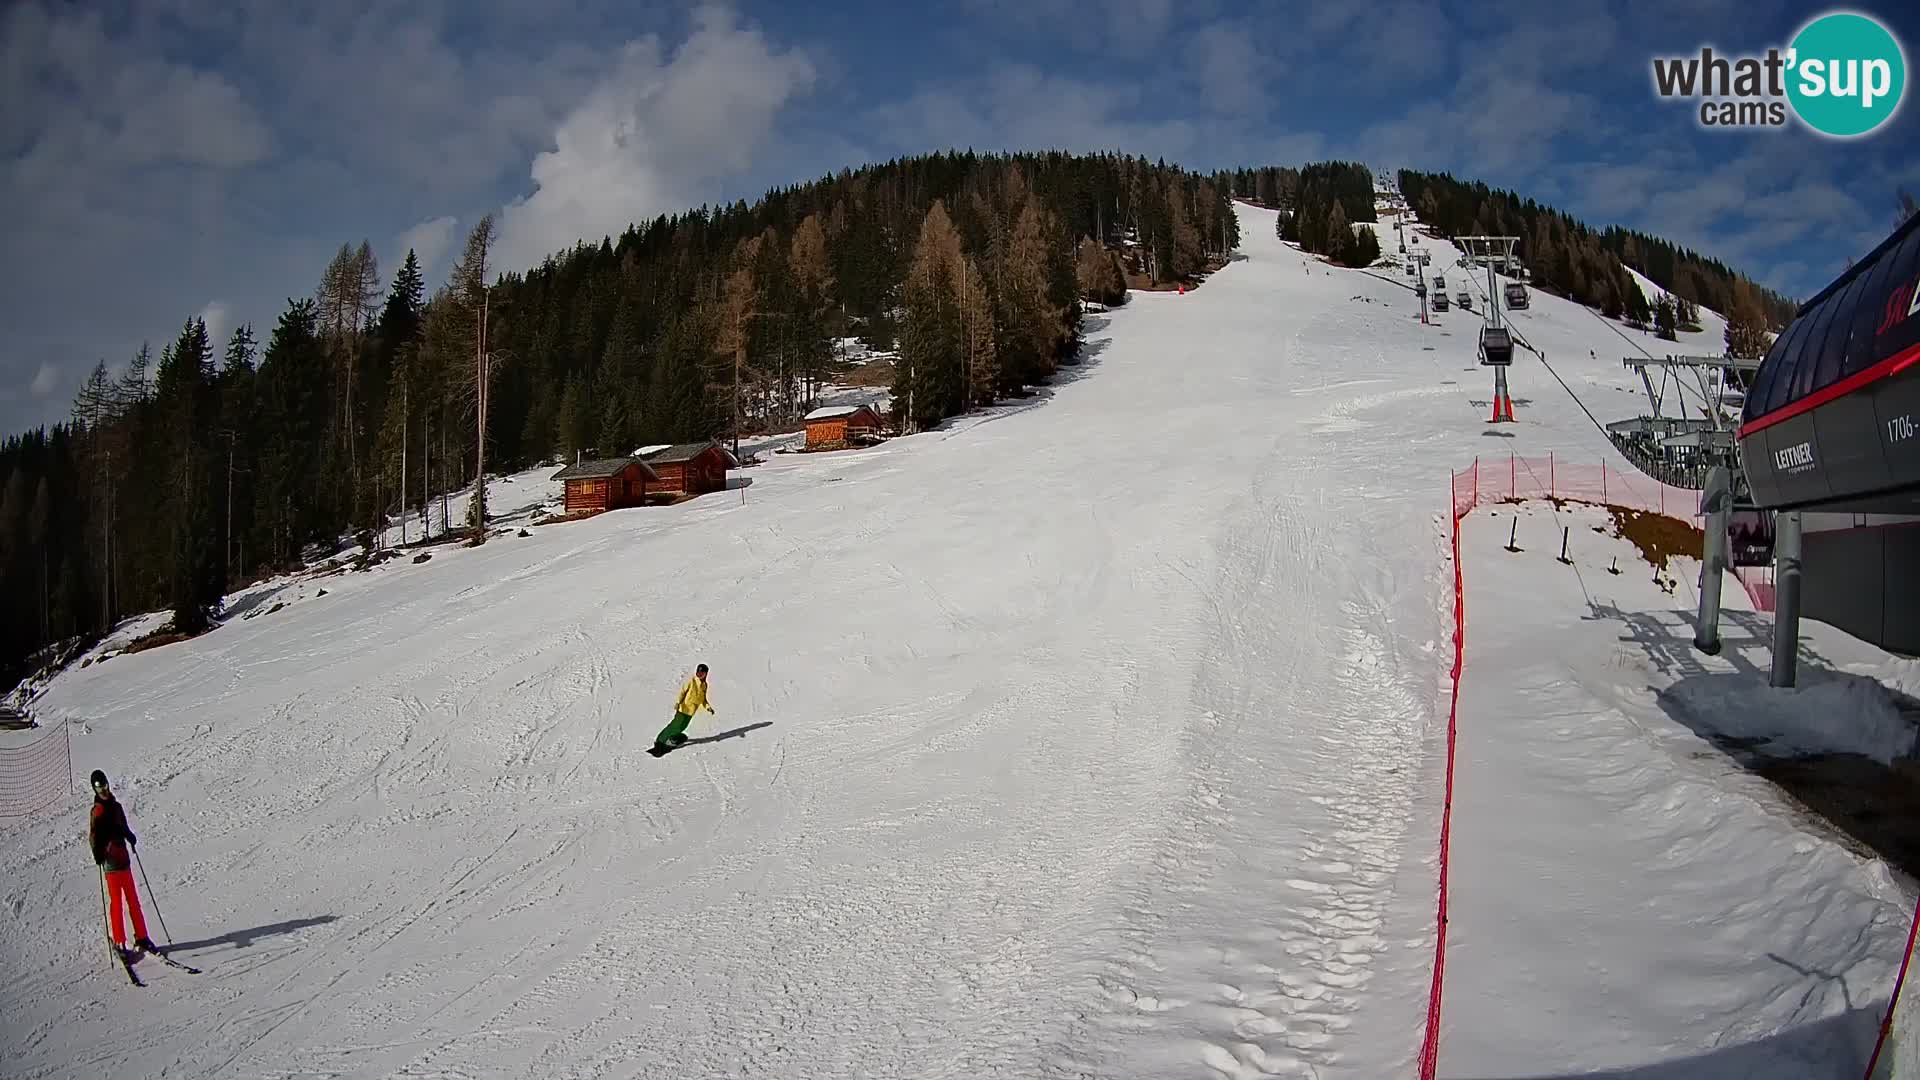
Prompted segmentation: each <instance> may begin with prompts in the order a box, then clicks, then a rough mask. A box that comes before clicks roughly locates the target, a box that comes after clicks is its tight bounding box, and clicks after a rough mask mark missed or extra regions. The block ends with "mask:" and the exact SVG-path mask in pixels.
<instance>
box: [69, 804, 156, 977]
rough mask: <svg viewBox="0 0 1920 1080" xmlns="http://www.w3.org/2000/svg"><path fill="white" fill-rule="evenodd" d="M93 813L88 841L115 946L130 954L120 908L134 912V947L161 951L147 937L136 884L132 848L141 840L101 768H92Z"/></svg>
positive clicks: (145, 922)
mask: <svg viewBox="0 0 1920 1080" xmlns="http://www.w3.org/2000/svg"><path fill="white" fill-rule="evenodd" d="M92 780H93V813H92V817H91V818H90V819H89V820H88V822H87V842H88V843H89V844H90V845H92V847H93V861H94V862H95V863H96V864H97V865H98V866H99V867H100V875H101V877H102V878H103V879H104V880H105V881H106V887H107V910H108V913H109V914H108V920H107V925H108V929H109V930H110V931H111V932H112V937H113V947H114V948H115V949H117V950H119V952H120V953H121V954H122V955H127V954H128V952H129V950H128V949H127V932H126V927H125V926H124V925H123V923H122V917H121V910H122V909H123V908H124V909H125V911H126V913H127V914H130V915H132V916H133V944H134V947H135V948H137V949H140V950H142V951H145V952H150V953H158V952H159V951H160V947H159V946H158V945H155V944H154V943H153V942H152V940H151V939H149V938H148V937H147V918H146V916H145V915H143V914H141V911H140V894H139V893H138V892H136V891H135V890H134V887H133V861H132V854H131V851H132V849H133V848H136V847H138V846H140V841H139V839H138V838H136V837H135V836H134V835H133V830H132V829H129V828H127V814H126V811H124V810H122V809H121V808H120V802H119V800H117V799H115V798H114V797H113V789H112V788H110V787H108V786H107V774H106V773H103V772H101V771H100V770H99V769H95V770H93V777H92Z"/></svg>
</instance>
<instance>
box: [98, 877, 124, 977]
mask: <svg viewBox="0 0 1920 1080" xmlns="http://www.w3.org/2000/svg"><path fill="white" fill-rule="evenodd" d="M100 934H101V936H103V937H105V938H106V939H107V955H109V956H111V957H113V958H114V959H115V960H118V959H120V950H119V949H117V948H115V947H114V944H113V930H112V929H111V924H110V923H109V922H108V920H107V872H106V871H105V870H102V871H100Z"/></svg>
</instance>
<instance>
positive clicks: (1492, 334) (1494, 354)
mask: <svg viewBox="0 0 1920 1080" xmlns="http://www.w3.org/2000/svg"><path fill="white" fill-rule="evenodd" d="M1480 363H1481V364H1482V365H1483V366H1485V367H1511V366H1513V335H1512V334H1509V333H1507V328H1506V327H1504V326H1483V327H1481V328H1480Z"/></svg>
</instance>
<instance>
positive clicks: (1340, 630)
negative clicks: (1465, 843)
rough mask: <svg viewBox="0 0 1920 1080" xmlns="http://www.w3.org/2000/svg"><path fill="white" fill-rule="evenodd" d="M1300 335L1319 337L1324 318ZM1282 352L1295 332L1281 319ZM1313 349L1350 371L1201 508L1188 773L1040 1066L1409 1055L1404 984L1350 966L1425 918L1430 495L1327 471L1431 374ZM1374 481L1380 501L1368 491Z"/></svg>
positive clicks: (1385, 423) (1381, 431) (1309, 1070)
mask: <svg viewBox="0 0 1920 1080" xmlns="http://www.w3.org/2000/svg"><path fill="white" fill-rule="evenodd" d="M1315 340H1316V341H1317V342H1319V345H1320V349H1321V351H1322V352H1324V351H1325V342H1326V341H1328V340H1340V335H1339V334H1338V333H1337V332H1336V331H1327V332H1323V333H1321V334H1318V335H1315ZM1283 355H1286V356H1288V357H1289V358H1290V359H1292V360H1294V361H1295V362H1300V360H1301V358H1303V357H1308V356H1311V355H1312V354H1311V353H1310V352H1309V351H1308V350H1307V349H1306V348H1305V347H1304V345H1303V343H1302V342H1301V341H1300V340H1299V338H1298V337H1296V340H1295V341H1294V342H1292V343H1291V344H1290V346H1289V349H1288V350H1287V352H1286V353H1284V354H1283ZM1333 362H1334V364H1335V365H1336V366H1337V367H1338V369H1339V370H1340V371H1343V372H1347V373H1349V374H1348V376H1347V378H1346V381H1345V382H1344V383H1341V382H1334V381H1331V380H1330V381H1329V384H1328V385H1327V386H1325V387H1324V389H1325V390H1327V391H1330V392H1336V393H1338V392H1344V393H1345V396H1336V397H1334V398H1333V400H1329V394H1326V393H1322V394H1315V395H1310V396H1309V395H1303V396H1302V398H1303V400H1300V401H1299V403H1298V406H1299V407H1301V408H1305V409H1311V410H1317V412H1310V413H1308V414H1306V415H1302V416H1299V417H1287V418H1281V419H1280V420H1279V421H1278V422H1277V423H1276V424H1275V428H1276V429H1277V430H1278V432H1279V434H1277V435H1274V436H1270V437H1269V438H1270V439H1271V444H1270V446H1268V447H1267V448H1265V450H1264V454H1263V458H1262V460H1260V461H1259V462H1257V463H1255V465H1254V467H1253V468H1252V469H1251V470H1250V471H1251V473H1252V476H1253V479H1252V481H1251V483H1250V485H1249V489H1248V490H1247V491H1246V493H1245V494H1244V495H1243V496H1242V497H1241V498H1240V499H1239V500H1238V501H1237V502H1236V504H1235V506H1234V508H1233V510H1232V512H1231V513H1229V514H1228V515H1226V516H1225V517H1224V518H1223V519H1222V520H1221V521H1220V522H1219V523H1218V525H1217V527H1216V528H1215V530H1214V533H1215V536H1216V538H1217V539H1216V550H1215V553H1214V558H1213V568H1212V575H1211V581H1210V582H1207V583H1205V584H1201V583H1200V582H1198V581H1196V584H1201V590H1200V591H1201V592H1202V593H1203V595H1204V600H1205V604H1206V607H1207V609H1208V610H1207V615H1206V617H1207V619H1208V620H1209V622H1210V628H1209V636H1210V638H1211V642H1212V644H1211V647H1210V648H1208V649H1207V650H1206V651H1205V654H1204V658H1203V660H1202V663H1201V665H1200V668H1199V670H1198V671H1197V672H1196V673H1195V675H1194V681H1193V689H1192V708H1193V710H1194V712H1195V713H1196V714H1197V722H1194V723H1192V724H1190V725H1189V726H1188V727H1187V730H1186V731H1185V733H1184V738H1183V741H1182V746H1183V748H1184V750H1185V753H1186V757H1187V759H1188V772H1189V773H1190V775H1191V778H1192V781H1191V787H1190V789H1189V790H1188V792H1187V793H1186V796H1185V798H1184V799H1183V800H1182V801H1181V803H1180V805H1179V808H1178V810H1177V811H1176V812H1175V814H1174V815H1173V820H1172V821H1170V822H1169V823H1168V826H1167V828H1166V834H1165V838H1164V840H1163V842H1162V844H1161V847H1160V850H1159V852H1158V854H1157V855H1156V856H1155V858H1154V859H1153V863H1152V867H1151V870H1150V872H1149V873H1147V874H1146V875H1144V876H1143V878H1142V880H1141V881H1140V882H1139V883H1138V885H1137V886H1136V887H1135V889H1134V890H1133V892H1132V895H1130V896H1129V897H1128V898H1127V900H1126V902H1125V904H1124V906H1123V918H1122V920H1121V922H1120V924H1119V925H1118V926H1117V927H1115V928H1114V930H1115V936H1116V939H1117V944H1116V947H1113V948H1112V949H1111V956H1110V957H1109V958H1108V959H1107V960H1106V961H1104V962H1102V963H1099V964H1098V965H1097V974H1096V976H1095V978H1096V984H1097V986H1098V987H1099V991H1100V995H1101V997H1103V998H1104V1003H1100V1004H1096V1005H1094V1006H1093V1007H1091V1008H1090V1010H1089V1012H1088V1015H1087V1017H1086V1018H1085V1019H1084V1020H1083V1021H1082V1022H1081V1025H1080V1030H1079V1031H1078V1032H1077V1033H1076V1034H1075V1035H1074V1037H1073V1038H1072V1039H1071V1040H1070V1041H1069V1045H1068V1048H1067V1050H1066V1051H1065V1052H1063V1053H1061V1054H1060V1055H1059V1056H1058V1057H1057V1059H1056V1061H1055V1063H1054V1065H1055V1070H1054V1071H1055V1072H1057V1073H1059V1074H1062V1075H1070V1076H1085V1077H1094V1076H1101V1077H1108V1076H1114V1075H1127V1076H1175V1075H1201V1072H1200V1070H1201V1069H1202V1068H1204V1069H1205V1070H1206V1072H1207V1073H1208V1074H1210V1075H1215V1076H1219V1077H1225V1078H1230V1080H1243V1078H1251V1077H1268V1076H1279V1077H1315V1078H1325V1077H1332V1076H1356V1077H1360V1076H1373V1075H1385V1074H1386V1071H1388V1070H1392V1069H1394V1068H1399V1067H1404V1063H1406V1062H1408V1061H1410V1060H1411V1057H1412V1052H1413V1049H1414V1044H1415V1043H1416V1042H1417V1040H1418V1038H1419V1020H1420V1016H1419V1013H1418V1011H1417V1006H1418V1004H1419V1002H1418V1001H1416V1000H1413V999H1414V995H1412V994H1406V993H1396V994H1392V995H1388V999H1389V1000H1387V1001H1386V1002H1385V1003H1384V1004H1383V1003H1382V1002H1381V1001H1380V1000H1379V999H1380V995H1379V994H1377V993H1374V992H1371V989H1370V988H1371V984H1372V983H1373V982H1374V980H1375V979H1376V972H1377V970H1378V969H1380V968H1381V967H1382V966H1383V965H1391V966H1392V967H1393V969H1394V970H1392V971H1390V972H1389V974H1388V976H1387V977H1388V978H1389V979H1392V980H1395V981H1402V980H1404V979H1405V977H1406V973H1405V972H1403V971H1401V970H1399V968H1401V967H1402V966H1405V965H1404V959H1403V958H1404V957H1405V955H1406V954H1407V953H1408V949H1409V946H1418V945H1420V944H1422V943H1423V942H1424V944H1426V945H1429V946H1430V944H1431V940H1432V939H1431V928H1430V927H1428V926H1424V925H1410V924H1409V923H1408V922H1407V921H1406V920H1405V919H1404V918H1403V917H1402V912H1403V910H1404V909H1405V908H1406V899H1405V898H1402V897H1397V896H1396V888H1398V887H1401V886H1402V885H1403V883H1404V879H1405V876H1406V867H1407V864H1408V862H1409V860H1412V861H1415V862H1417V861H1420V860H1421V859H1423V858H1424V856H1425V854H1426V852H1425V850H1424V848H1425V842H1426V841H1427V839H1428V835H1427V832H1426V831H1425V830H1424V828H1416V825H1415V823H1416V821H1420V822H1424V820H1425V815H1424V813H1423V812H1422V806H1423V803H1424V801H1425V800H1426V799H1427V798H1428V793H1427V792H1426V791H1425V787H1426V785H1428V784H1429V782H1430V780H1431V776H1430V772H1431V770H1429V769H1428V768H1427V767H1426V765H1427V761H1426V759H1427V758H1428V757H1429V756H1430V753H1431V750H1432V746H1431V735H1432V732H1431V728H1430V725H1431V724H1432V723H1433V721H1434V704H1435V694H1434V692H1433V687H1434V680H1435V676H1434V668H1435V665H1436V664H1438V663H1439V662H1440V657H1439V656H1438V654H1437V653H1436V652H1435V651H1434V648H1433V640H1432V637H1431V635H1432V634H1434V633H1436V632H1437V623H1438V621H1439V618H1438V615H1437V614H1436V613H1435V612H1436V611H1437V610H1438V607H1437V605H1438V602H1439V599H1440V597H1439V596H1438V595H1436V594H1437V593H1438V592H1439V590H1440V589H1441V588H1442V584H1443V583H1442V580H1441V575H1439V574H1437V573H1431V572H1422V573H1419V575H1418V576H1417V577H1414V578H1411V579H1407V580H1402V578H1401V576H1399V575H1402V574H1406V573H1408V572H1410V571H1409V570H1408V569H1405V567H1406V566H1407V564H1408V562H1409V561H1408V560H1407V559H1405V557H1404V551H1405V548H1406V546H1407V545H1409V544H1411V545H1414V546H1416V547H1418V548H1419V549H1420V550H1422V551H1431V550H1433V547H1432V544H1431V537H1429V536H1427V535H1426V534H1427V533H1430V532H1431V531H1432V529H1433V525H1432V522H1431V519H1430V517H1429V516H1428V515H1426V514H1424V513H1423V514H1420V515H1418V516H1417V517H1410V516H1409V515H1407V514H1406V513H1405V509H1406V505H1405V504H1406V501H1407V500H1408V499H1412V500H1414V501H1416V503H1417V501H1418V500H1419V499H1420V497H1421V493H1420V492H1418V491H1417V490H1413V491H1408V490H1404V489H1405V488H1406V487H1407V481H1406V478H1405V476H1404V475H1403V474H1402V475H1396V474H1395V473H1394V472H1393V470H1391V469H1390V468H1383V469H1381V471H1380V472H1379V473H1378V474H1377V475H1368V476H1360V475H1353V476H1351V477H1350V479H1349V483H1348V484H1347V485H1329V484H1328V483H1327V476H1328V474H1329V472H1330V471H1331V470H1335V469H1345V468H1348V465H1349V462H1350V461H1351V460H1353V458H1354V457H1355V456H1357V455H1358V453H1359V450H1358V448H1356V447H1354V446H1353V445H1351V444H1353V443H1355V442H1361V441H1377V440H1379V439H1381V438H1382V437H1395V436H1394V435H1393V434H1392V432H1393V430H1394V429H1396V428H1398V427H1400V426H1401V425H1399V424H1397V423H1392V422H1391V421H1392V420H1393V419H1394V416H1395V412H1394V410H1393V409H1392V408H1390V406H1393V405H1396V404H1398V403H1401V402H1404V401H1406V400H1407V399H1409V398H1414V399H1418V398H1422V397H1425V396H1428V395H1432V394H1436V393H1444V392H1445V388H1440V387H1433V386H1431V385H1427V384H1413V385H1404V384H1403V385H1401V386H1399V387H1396V388H1391V389H1385V390H1382V389H1380V388H1378V387H1376V386H1374V385H1373V384H1374V383H1376V382H1378V381H1379V380H1374V379H1367V378H1354V377H1352V373H1367V369H1368V367H1369V365H1370V364H1371V365H1378V364H1379V363H1380V358H1379V357H1377V356H1376V357H1354V356H1342V355H1337V354H1336V355H1335V356H1334V357H1333ZM1295 374H1296V377H1305V378H1310V377H1311V376H1310V375H1308V376H1301V375H1299V374H1298V373H1295ZM1328 374H1329V375H1332V374H1333V373H1331V372H1329V373H1328ZM1334 377H1335V378H1338V376H1334ZM1362 387H1364V388H1365V392H1359V393H1356V392H1354V391H1359V390H1360V389H1361V388H1362ZM1370 414H1371V415H1370ZM1294 421H1298V422H1297V423H1296V422H1294ZM1376 421H1377V422H1376ZM1294 432H1308V433H1311V435H1312V436H1313V439H1312V441H1307V440H1298V439H1295V438H1293V437H1292V433H1294ZM1372 454H1373V456H1377V455H1378V450H1375V451H1373V452H1372ZM1386 460H1387V461H1388V462H1391V461H1392V460H1393V455H1388V456H1387V458H1386ZM1343 487H1344V488H1345V490H1342V488H1343ZM1430 499H1431V497H1429V501H1430ZM1382 502H1384V503H1385V505H1386V506H1387V508H1388V513H1387V514H1386V515H1381V514H1380V513H1379V512H1378V511H1377V510H1373V511H1370V507H1373V506H1377V505H1380V503H1382ZM1410 626H1411V627H1417V629H1416V630H1414V631H1413V632H1411V633H1409V632H1408V627H1410ZM1416 877H1417V879H1418V880H1421V881H1423V882H1424V881H1425V880H1426V879H1425V878H1424V877H1418V876H1417V875H1416ZM1426 898H1427V897H1426V894H1425V893H1424V892H1422V894H1421V896H1420V897H1419V899H1420V900H1421V901H1422V902H1424V901H1425V900H1426ZM1429 921H1430V916H1429ZM1387 1014H1392V1015H1387ZM1356 1028H1357V1029H1359V1033H1358V1034H1356V1033H1355V1032H1356ZM1387 1033H1391V1034H1387ZM1383 1035H1384V1036H1385V1037H1380V1036H1383Z"/></svg>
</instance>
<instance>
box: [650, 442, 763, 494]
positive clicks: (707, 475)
mask: <svg viewBox="0 0 1920 1080" xmlns="http://www.w3.org/2000/svg"><path fill="white" fill-rule="evenodd" d="M640 459H641V460H642V461H644V462H646V463H647V465H648V466H649V467H651V468H652V469H653V471H654V472H655V473H656V474H658V476H659V480H658V482H656V483H652V484H649V485H648V488H647V490H648V491H654V492H676V493H679V494H683V495H704V494H706V493H707V492H709V491H722V490H724V489H725V488H726V486H727V470H728V469H734V468H739V466H740V463H739V462H738V461H736V460H734V457H733V455H732V454H730V453H728V452H727V450H726V448H725V447H723V446H721V445H720V444H719V443H717V442H712V441H708V442H694V443H676V444H674V445H672V446H653V447H648V448H646V449H644V450H642V451H641V452H640Z"/></svg>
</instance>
